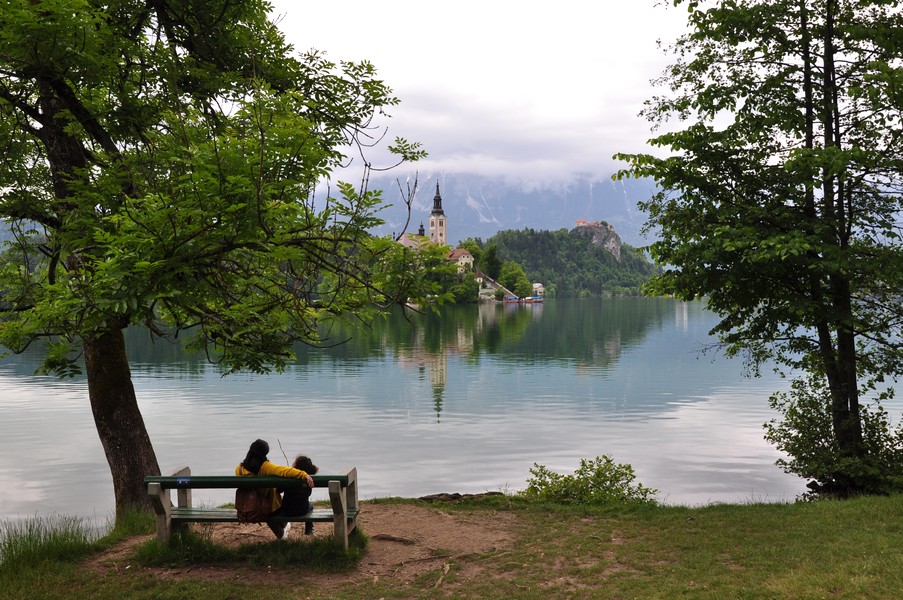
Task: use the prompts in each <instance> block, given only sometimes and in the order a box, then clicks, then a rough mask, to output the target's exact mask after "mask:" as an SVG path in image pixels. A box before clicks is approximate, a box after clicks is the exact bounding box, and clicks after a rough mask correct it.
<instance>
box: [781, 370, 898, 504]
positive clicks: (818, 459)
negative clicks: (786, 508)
mask: <svg viewBox="0 0 903 600" xmlns="http://www.w3.org/2000/svg"><path fill="white" fill-rule="evenodd" d="M770 405H771V408H773V409H775V410H777V411H778V412H780V413H781V414H782V415H783V418H782V419H781V420H778V419H772V420H771V421H769V422H768V423H766V424H765V431H766V433H765V439H766V440H768V441H769V442H771V443H772V444H774V445H775V446H776V447H777V448H778V450H780V451H782V452H784V453H786V454H787V455H788V458H780V459H778V460H777V461H776V463H775V464H777V465H778V466H779V467H781V468H782V469H784V471H785V472H787V473H793V474H795V475H798V476H800V477H802V478H804V479H809V480H811V481H810V482H809V483H808V487H809V488H810V489H811V490H813V491H814V492H816V493H817V494H822V495H831V496H845V495H848V494H849V491H850V490H851V489H855V490H857V491H859V492H865V493H878V494H883V493H889V492H892V491H899V490H903V422H901V423H900V424H898V425H897V427H896V429H894V428H893V427H892V426H891V423H890V419H889V417H888V415H887V412H886V411H885V410H884V408H883V407H882V406H881V404H879V403H877V402H876V403H875V404H874V406H873V407H872V408H871V409H869V407H868V406H865V405H863V406H861V407H860V411H861V413H860V414H861V417H862V438H863V448H862V452H861V454H860V455H858V456H850V455H844V454H843V453H842V452H841V451H840V448H839V446H838V444H837V442H836V436H835V435H834V433H833V423H832V418H831V395H830V392H829V390H828V389H827V384H826V383H824V381H823V380H822V379H820V378H818V377H815V376H810V377H807V378H800V379H796V380H794V381H793V382H791V388H790V392H779V393H777V394H774V395H773V396H772V397H771V399H770Z"/></svg>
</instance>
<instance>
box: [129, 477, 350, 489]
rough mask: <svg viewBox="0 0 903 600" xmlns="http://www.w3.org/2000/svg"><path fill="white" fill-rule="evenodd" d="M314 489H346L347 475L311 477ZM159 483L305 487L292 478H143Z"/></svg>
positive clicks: (172, 486)
mask: <svg viewBox="0 0 903 600" xmlns="http://www.w3.org/2000/svg"><path fill="white" fill-rule="evenodd" d="M311 477H313V480H314V488H315V489H316V488H318V487H322V488H326V487H328V485H329V482H330V481H338V482H339V484H340V485H341V486H342V487H348V474H345V475H320V474H318V475H311ZM149 483H159V484H160V487H162V488H163V489H171V490H178V489H228V488H233V489H234V488H282V489H294V488H298V487H301V486H303V485H305V481H304V480H303V479H295V478H292V477H273V476H254V475H248V476H246V477H239V476H237V475H185V476H178V475H176V476H174V475H152V476H148V477H145V478H144V485H145V486H146V485H147V484H149Z"/></svg>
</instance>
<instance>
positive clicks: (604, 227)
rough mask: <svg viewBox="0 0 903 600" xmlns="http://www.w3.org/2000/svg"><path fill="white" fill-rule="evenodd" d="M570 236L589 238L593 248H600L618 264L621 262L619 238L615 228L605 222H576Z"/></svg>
mask: <svg viewBox="0 0 903 600" xmlns="http://www.w3.org/2000/svg"><path fill="white" fill-rule="evenodd" d="M571 235H577V236H580V237H588V238H591V239H592V243H593V245H594V246H602V247H603V248H604V249H605V250H607V251H608V253H609V254H611V255H612V256H614V257H615V258H616V259H617V260H618V262H620V261H621V238H620V237H619V236H618V234H617V233H615V228H614V227H613V226H612V225H609V224H608V223H606V222H605V221H596V222H588V221H577V226H576V227H574V228H573V229H571Z"/></svg>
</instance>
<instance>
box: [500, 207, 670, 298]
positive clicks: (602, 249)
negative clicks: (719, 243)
mask: <svg viewBox="0 0 903 600" xmlns="http://www.w3.org/2000/svg"><path fill="white" fill-rule="evenodd" d="M493 244H494V245H495V246H496V248H497V249H498V256H499V258H500V259H501V260H503V261H504V260H511V261H514V262H516V263H518V264H520V265H521V266H522V267H523V269H524V271H525V272H526V274H527V277H528V278H529V279H530V280H531V281H538V282H540V283H542V284H543V285H544V286H545V287H546V294H547V295H550V296H557V297H560V298H571V297H585V296H601V295H604V294H612V293H615V294H625V293H637V292H638V289H639V286H640V285H641V284H642V283H644V282H645V281H646V280H648V279H649V277H650V276H651V275H652V274H653V273H654V272H655V270H656V268H655V267H654V266H653V265H652V263H650V262H649V261H648V260H647V259H646V257H645V255H643V253H642V252H640V251H639V250H637V249H636V248H633V247H631V246H628V245H626V244H622V243H621V240H620V238H619V237H618V234H617V233H615V231H614V228H613V227H611V226H610V225H609V224H607V223H605V222H604V221H602V222H599V223H588V224H585V225H582V226H578V227H575V228H574V229H571V230H570V231H569V230H567V229H559V230H557V231H535V230H533V229H524V230H520V231H514V230H506V231H500V232H498V233H497V234H496V235H494V236H492V237H491V238H489V239H488V240H486V242H485V244H484V245H483V247H484V248H488V247H490V246H492V245H493Z"/></svg>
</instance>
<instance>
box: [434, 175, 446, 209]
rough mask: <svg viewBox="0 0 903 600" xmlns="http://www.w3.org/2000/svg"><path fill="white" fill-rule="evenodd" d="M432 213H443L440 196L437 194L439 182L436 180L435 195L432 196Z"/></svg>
mask: <svg viewBox="0 0 903 600" xmlns="http://www.w3.org/2000/svg"><path fill="white" fill-rule="evenodd" d="M433 214H434V215H437V214H438V215H444V214H445V212H444V211H443V210H442V196H440V195H439V182H438V181H437V182H436V195H435V196H434V197H433Z"/></svg>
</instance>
